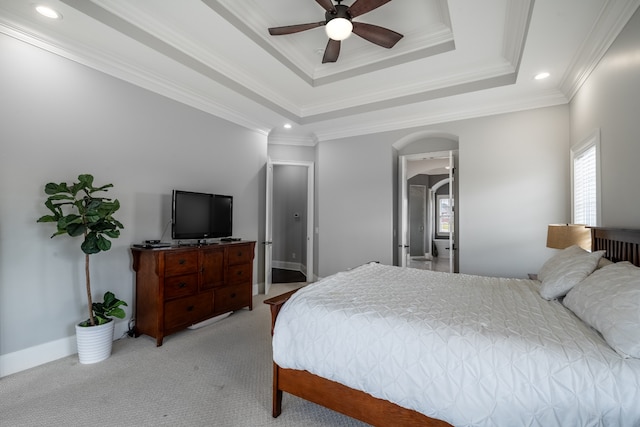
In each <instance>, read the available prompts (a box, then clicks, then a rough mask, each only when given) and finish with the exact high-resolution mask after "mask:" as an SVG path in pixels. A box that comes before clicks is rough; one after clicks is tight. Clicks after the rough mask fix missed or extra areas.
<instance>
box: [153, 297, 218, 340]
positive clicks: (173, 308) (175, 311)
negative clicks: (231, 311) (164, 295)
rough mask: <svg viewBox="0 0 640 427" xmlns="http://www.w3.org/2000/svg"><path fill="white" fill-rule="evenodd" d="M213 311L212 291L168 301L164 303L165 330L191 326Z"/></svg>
mask: <svg viewBox="0 0 640 427" xmlns="http://www.w3.org/2000/svg"><path fill="white" fill-rule="evenodd" d="M212 313H213V295H212V293H211V292H206V293H202V294H199V295H194V296H190V297H185V298H180V299H175V300H172V301H168V302H166V303H165V305H164V328H165V331H171V330H172V329H176V328H181V327H184V326H189V325H192V324H194V323H197V322H199V321H200V320H203V319H204V318H206V317H208V316H210V315H211V314H212Z"/></svg>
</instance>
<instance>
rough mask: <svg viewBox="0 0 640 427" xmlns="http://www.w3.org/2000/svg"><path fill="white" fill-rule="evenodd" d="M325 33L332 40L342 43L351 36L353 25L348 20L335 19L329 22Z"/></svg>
mask: <svg viewBox="0 0 640 427" xmlns="http://www.w3.org/2000/svg"><path fill="white" fill-rule="evenodd" d="M325 31H326V32H327V36H328V37H329V38H330V39H332V40H337V41H342V40H344V39H346V38H347V37H349V36H350V35H351V32H352V31H353V24H352V23H351V21H349V20H348V19H346V18H333V19H332V20H331V21H329V22H327V25H326V26H325Z"/></svg>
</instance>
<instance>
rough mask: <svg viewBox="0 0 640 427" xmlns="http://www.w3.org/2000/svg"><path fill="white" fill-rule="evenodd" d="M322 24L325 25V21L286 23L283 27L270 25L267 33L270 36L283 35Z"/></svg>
mask: <svg viewBox="0 0 640 427" xmlns="http://www.w3.org/2000/svg"><path fill="white" fill-rule="evenodd" d="M323 25H326V22H325V21H321V22H311V23H309V24H298V25H286V26H284V27H272V28H269V34H271V35H272V36H283V35H286V34H293V33H299V32H300V31H306V30H310V29H312V28H317V27H322V26H323Z"/></svg>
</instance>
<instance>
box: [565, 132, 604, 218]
mask: <svg viewBox="0 0 640 427" xmlns="http://www.w3.org/2000/svg"><path fill="white" fill-rule="evenodd" d="M571 200H572V208H571V211H572V217H573V219H572V222H573V223H574V224H586V225H594V226H595V225H598V224H599V222H600V131H599V130H596V131H594V132H593V133H592V134H591V135H590V136H589V137H588V138H587V139H585V140H584V141H582V142H581V143H579V144H576V145H575V146H574V147H572V148H571Z"/></svg>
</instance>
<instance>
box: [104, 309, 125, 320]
mask: <svg viewBox="0 0 640 427" xmlns="http://www.w3.org/2000/svg"><path fill="white" fill-rule="evenodd" d="M108 315H109V316H112V317H117V318H118V319H124V317H125V316H126V315H127V313H125V311H124V310H123V309H121V308H113V309H111V310H109V313H108Z"/></svg>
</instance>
